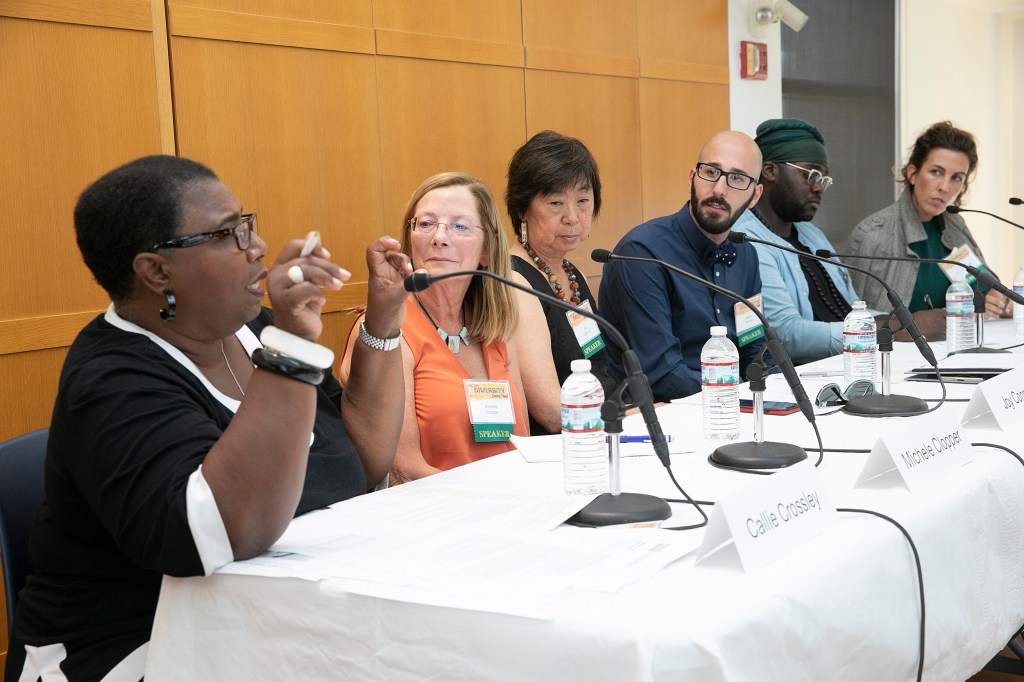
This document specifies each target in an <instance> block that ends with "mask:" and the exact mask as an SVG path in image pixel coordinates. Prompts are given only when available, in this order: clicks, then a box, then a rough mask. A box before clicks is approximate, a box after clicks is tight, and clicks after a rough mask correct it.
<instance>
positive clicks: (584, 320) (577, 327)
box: [565, 301, 604, 358]
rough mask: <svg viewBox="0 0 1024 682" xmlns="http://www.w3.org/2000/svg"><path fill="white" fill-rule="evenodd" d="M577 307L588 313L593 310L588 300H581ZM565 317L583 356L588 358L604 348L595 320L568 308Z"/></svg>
mask: <svg viewBox="0 0 1024 682" xmlns="http://www.w3.org/2000/svg"><path fill="white" fill-rule="evenodd" d="M577 307H578V308H583V309H584V310H586V311H587V312H588V313H592V312H594V309H593V308H592V307H591V306H590V301H583V302H582V303H580V304H579V306H577ZM565 317H566V319H568V320H569V324H571V325H572V332H573V334H575V335H576V342H577V343H578V344H580V349H581V350H582V351H583V357H585V358H589V357H590V356H591V355H593V354H594V353H596V352H597V351H599V350H601V349H602V348H604V339H602V338H601V329H600V327H598V326H597V322H595V321H594V320H593V319H591V318H589V317H586V316H585V315H580V314H579V313H577V312H575V311H569V310H567V311H566V312H565Z"/></svg>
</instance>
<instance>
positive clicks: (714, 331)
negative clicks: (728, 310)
mask: <svg viewBox="0 0 1024 682" xmlns="http://www.w3.org/2000/svg"><path fill="white" fill-rule="evenodd" d="M728 333H729V330H728V329H726V328H725V327H720V326H717V325H716V326H714V327H712V328H711V336H725V335H726V334H728Z"/></svg>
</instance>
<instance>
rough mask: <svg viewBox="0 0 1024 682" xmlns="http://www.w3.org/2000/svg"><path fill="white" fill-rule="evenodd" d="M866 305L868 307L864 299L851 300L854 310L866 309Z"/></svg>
mask: <svg viewBox="0 0 1024 682" xmlns="http://www.w3.org/2000/svg"><path fill="white" fill-rule="evenodd" d="M867 307H868V304H867V303H865V302H864V301H854V302H853V309H854V310H863V309H866V308H867Z"/></svg>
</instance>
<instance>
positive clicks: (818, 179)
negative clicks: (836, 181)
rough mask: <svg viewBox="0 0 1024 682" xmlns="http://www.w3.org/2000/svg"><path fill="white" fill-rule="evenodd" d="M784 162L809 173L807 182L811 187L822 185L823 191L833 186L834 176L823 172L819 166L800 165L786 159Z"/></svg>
mask: <svg viewBox="0 0 1024 682" xmlns="http://www.w3.org/2000/svg"><path fill="white" fill-rule="evenodd" d="M784 163H785V164H786V165H787V166H790V167H791V168H796V169H797V170H798V171H803V172H804V173H807V184H808V185H810V186H811V187H814V186H815V185H821V191H822V192H824V191H825V190H827V189H828V188H829V187H831V186H832V182H833V181H832V178H831V177H829V176H827V175H825V174H823V173H822V172H821V171H820V170H818V169H817V168H804V167H803V166H798V165H796V164H795V163H790V162H789V161H786V162H784Z"/></svg>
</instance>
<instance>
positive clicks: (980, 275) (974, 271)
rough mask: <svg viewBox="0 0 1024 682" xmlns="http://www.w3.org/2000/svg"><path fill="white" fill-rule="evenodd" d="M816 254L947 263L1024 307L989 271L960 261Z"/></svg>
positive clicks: (1022, 299)
mask: <svg viewBox="0 0 1024 682" xmlns="http://www.w3.org/2000/svg"><path fill="white" fill-rule="evenodd" d="M815 253H816V254H817V255H819V256H822V257H823V258H862V259H864V260H895V261H905V262H908V263H935V264H936V265H938V264H939V263H946V264H949V265H959V266H960V267H962V268H963V269H964V270H966V271H967V272H969V273H971V275H973V276H974V278H975V279H977V280H978V281H979V282H981V283H982V284H984V285H985V286H987V287H988V288H989V289H995V290H996V291H998V292H999V293H1001V294H1002V295H1004V296H1006V297H1007V298H1008V299H1010V300H1011V301H1013V302H1014V303H1020V304H1021V305H1024V296H1021V295H1020V294H1018V293H1016V292H1015V291H1014V290H1013V289H1010V288H1008V287H1007V286H1006V285H1005V284H1003V283H1002V282H1000V281H999V280H998V279H996V276H995V275H993V274H992V273H991V272H989V271H988V270H979V269H978V268H976V267H974V266H973V265H967V264H966V263H961V262H960V261H957V260H946V259H944V258H916V257H915V258H910V257H904V256H864V255H856V256H854V255H846V256H844V255H843V254H841V253H836V252H835V251H829V250H828V249H818V250H817V251H816V252H815Z"/></svg>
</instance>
